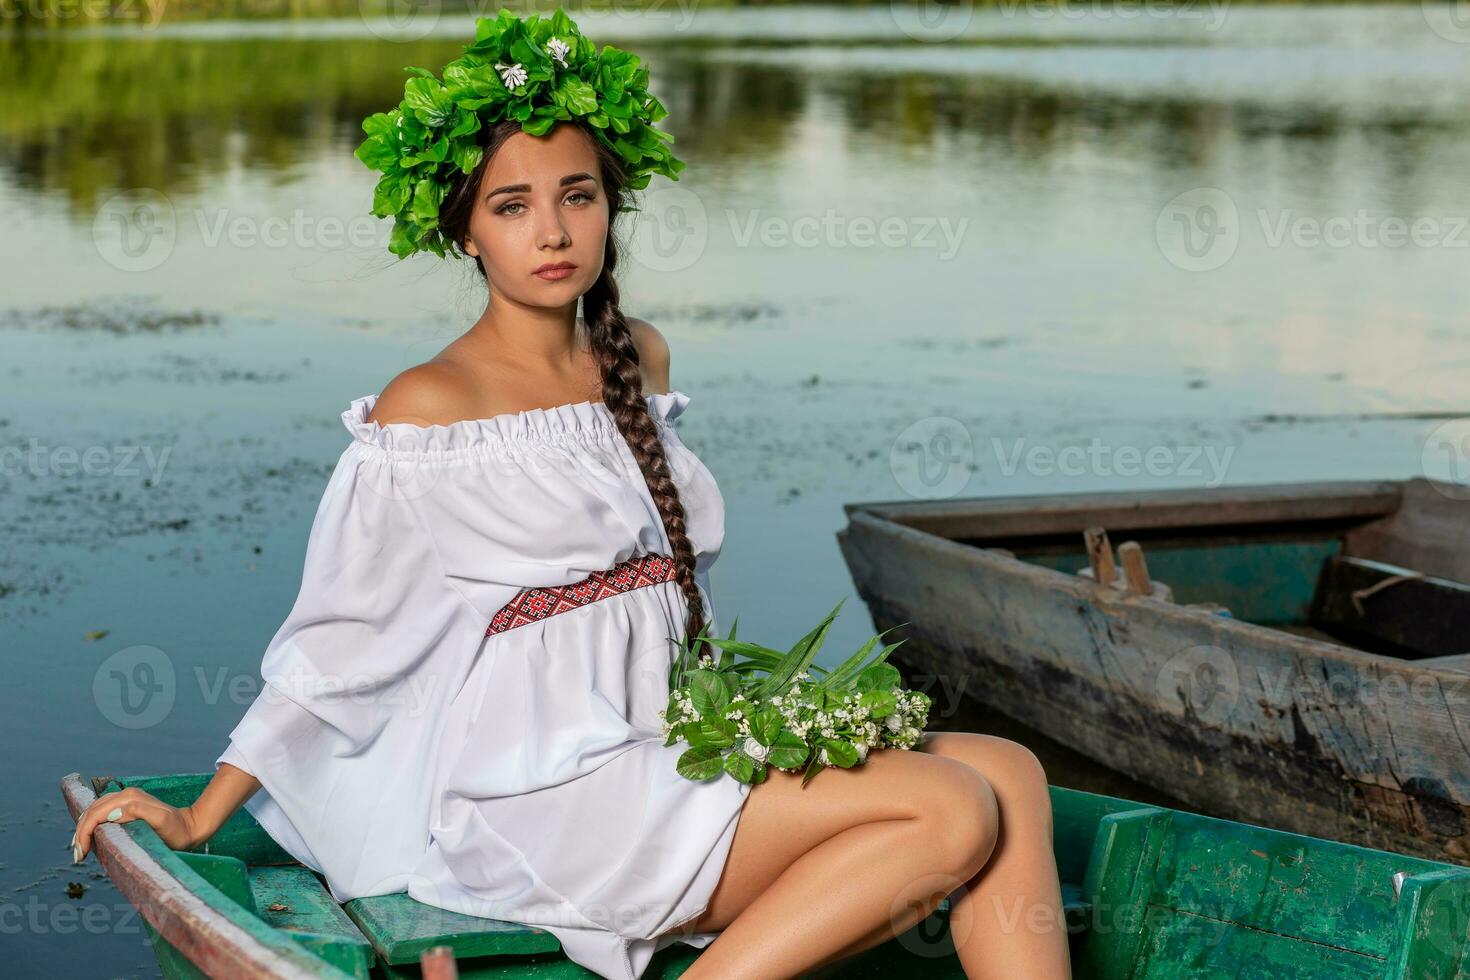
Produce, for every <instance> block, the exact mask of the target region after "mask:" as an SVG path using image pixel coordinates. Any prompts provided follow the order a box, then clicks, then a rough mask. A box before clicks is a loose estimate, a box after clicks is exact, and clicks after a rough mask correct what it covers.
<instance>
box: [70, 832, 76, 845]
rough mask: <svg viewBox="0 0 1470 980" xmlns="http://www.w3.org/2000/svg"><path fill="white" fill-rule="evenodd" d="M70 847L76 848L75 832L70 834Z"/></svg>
mask: <svg viewBox="0 0 1470 980" xmlns="http://www.w3.org/2000/svg"><path fill="white" fill-rule="evenodd" d="M71 846H72V847H76V846H77V832H76V831H75V830H73V831H72V832H71Z"/></svg>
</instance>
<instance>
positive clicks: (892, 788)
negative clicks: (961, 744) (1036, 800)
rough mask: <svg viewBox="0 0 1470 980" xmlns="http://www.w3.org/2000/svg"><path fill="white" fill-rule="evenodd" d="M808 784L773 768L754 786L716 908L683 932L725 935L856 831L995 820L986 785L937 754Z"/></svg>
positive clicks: (877, 757)
mask: <svg viewBox="0 0 1470 980" xmlns="http://www.w3.org/2000/svg"><path fill="white" fill-rule="evenodd" d="M721 778H724V777H721ZM801 780H802V774H801V773H800V772H794V773H788V772H782V771H780V770H779V769H774V768H773V769H770V770H769V775H768V776H767V777H766V780H765V782H763V783H759V784H757V785H755V786H752V787H751V789H750V795H749V797H748V798H747V799H746V801H745V806H744V808H743V810H742V811H741V815H740V819H739V822H738V823H737V824H736V827H735V837H734V840H733V841H732V842H731V845H730V853H729V857H728V858H727V860H726V862H725V870H724V873H723V875H722V876H721V878H720V881H719V884H718V885H717V886H716V887H715V890H714V892H713V893H712V894H711V896H710V902H709V907H708V908H707V909H706V910H705V912H704V914H703V915H702V916H700V918H698V919H697V920H695V921H694V922H693V923H692V924H690V925H687V926H685V927H684V928H686V929H689V930H690V931H693V932H718V931H720V930H723V929H725V928H726V927H727V926H729V924H730V923H731V922H733V921H734V920H735V918H736V916H738V915H739V914H740V913H741V912H743V911H744V910H745V908H746V907H747V906H749V905H750V903H751V902H753V901H755V899H756V898H758V897H759V896H760V895H761V893H763V892H764V891H765V890H766V889H767V888H769V887H770V886H771V885H772V883H774V882H775V880H776V879H777V878H778V877H780V875H781V873H782V872H784V871H785V870H786V869H787V868H789V867H790V866H791V865H792V864H793V863H794V862H795V861H796V860H797V859H798V858H800V857H801V856H802V855H803V854H806V853H807V852H808V851H810V850H812V849H813V848H815V847H816V846H818V845H819V844H821V843H822V842H823V841H826V840H828V839H830V838H832V837H834V836H836V835H837V834H840V833H841V832H842V831H844V830H846V829H848V828H849V827H856V826H859V825H862V824H866V823H873V822H876V821H880V820H908V819H915V818H932V817H934V815H936V814H944V813H950V814H954V813H958V812H961V811H964V812H970V813H973V812H976V811H977V810H979V811H983V812H986V813H989V814H991V815H992V816H991V819H992V821H993V820H994V819H995V818H994V814H995V813H996V804H995V797H994V794H993V793H992V791H991V789H990V786H989V784H988V783H987V782H986V781H985V779H984V778H983V777H982V776H980V774H979V773H978V772H976V771H975V769H974V768H972V767H971V766H968V765H966V764H965V763H963V762H961V761H958V760H956V759H950V758H945V757H943V756H940V755H936V754H930V753H925V752H919V751H914V750H903V749H883V750H881V751H877V752H874V753H872V754H871V755H870V756H868V759H867V761H866V762H865V763H863V764H862V765H860V766H855V767H853V768H851V769H842V768H835V767H834V768H829V769H823V770H822V771H821V772H820V773H818V774H817V775H816V777H814V778H813V779H812V781H811V782H810V783H808V784H807V785H806V787H805V788H803V787H802V784H801Z"/></svg>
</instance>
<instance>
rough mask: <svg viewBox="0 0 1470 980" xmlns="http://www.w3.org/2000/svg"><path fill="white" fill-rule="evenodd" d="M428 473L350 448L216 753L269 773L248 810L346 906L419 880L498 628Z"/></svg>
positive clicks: (243, 766)
mask: <svg viewBox="0 0 1470 980" xmlns="http://www.w3.org/2000/svg"><path fill="white" fill-rule="evenodd" d="M369 448H370V447H369ZM414 470H415V467H414V465H412V464H410V465H405V464H404V462H403V461H401V460H394V459H393V458H392V457H391V456H389V455H387V454H384V453H382V452H376V453H375V452H371V451H369V449H365V448H364V447H363V445H362V444H360V443H353V444H350V445H349V447H348V448H347V450H346V451H345V452H344V453H343V455H342V457H341V459H340V460H339V461H338V463H337V466H336V468H335V470H334V471H333V473H332V476H331V479H330V480H329V482H328V484H327V487H326V491H325V493H324V494H323V496H322V499H321V503H320V505H319V506H318V509H317V513H316V517H315V519H314V520H313V522H312V526H311V533H310V537H309V538H308V541H307V546H306V559H305V565H304V567H303V570H302V579H301V588H300V591H299V593H298V594H297V597H296V601H295V603H294V605H293V607H292V609H291V611H290V614H289V615H288V616H287V618H286V620H285V622H284V623H283V624H282V625H281V627H280V629H279V630H278V631H277V632H276V634H275V636H274V637H273V638H272V639H271V641H270V643H269V645H268V646H267V648H266V650H265V654H264V657H263V659H262V663H261V675H262V679H263V682H264V683H263V686H262V688H261V691H260V694H259V695H258V696H257V697H256V699H255V701H254V702H252V703H251V705H250V707H249V708H248V710H247V711H246V712H245V715H244V717H243V718H241V720H240V722H239V724H237V725H236V726H235V728H234V730H233V731H232V732H231V733H230V744H229V746H228V748H226V750H225V751H224V753H223V754H222V755H221V756H220V757H219V758H218V759H217V760H216V762H215V768H218V767H219V765H220V764H221V763H225V762H228V763H230V764H231V765H234V766H237V767H238V768H240V769H243V770H244V771H246V772H248V773H250V774H251V775H253V776H254V777H255V778H256V779H257V780H258V781H259V782H260V784H261V787H260V789H259V790H258V791H256V793H255V794H254V795H252V797H251V798H250V799H249V800H248V801H246V804H245V806H246V809H247V810H249V812H250V813H251V814H252V815H254V816H255V818H256V819H257V820H258V821H259V822H260V824H261V826H262V827H263V828H264V829H265V830H266V832H267V833H268V834H270V836H271V837H272V838H273V839H275V840H276V842H277V843H279V844H280V845H281V846H282V847H283V848H284V849H285V850H286V851H288V852H289V853H291V854H292V855H293V856H294V857H296V858H297V859H298V860H300V861H301V862H302V863H303V864H305V865H307V866H308V867H311V868H313V869H314V870H316V871H318V872H320V873H322V874H323V875H324V876H325V877H326V879H327V884H328V886H329V887H330V889H331V891H332V894H333V896H334V897H335V898H337V900H339V901H347V900H349V899H351V898H355V897H359V896H361V895H368V894H384V893H388V892H393V891H401V890H403V888H405V887H406V875H405V869H411V868H413V867H414V865H415V862H416V860H417V858H418V857H419V856H421V855H422V854H423V851H424V848H425V847H426V846H427V842H428V841H427V836H428V827H429V820H430V805H431V797H432V794H431V786H432V783H433V779H434V772H433V769H434V767H433V765H432V764H431V761H432V760H433V758H434V756H435V749H436V746H437V744H438V736H439V734H440V732H439V726H440V724H441V722H442V720H443V718H444V716H445V711H444V708H445V707H446V705H447V704H448V703H449V700H450V699H451V698H452V697H453V695H454V693H455V692H456V691H457V690H458V688H459V687H460V685H461V684H462V683H463V681H464V678H465V676H466V674H467V672H468V669H469V667H470V664H471V661H472V659H473V657H474V654H475V652H476V649H477V642H478V641H479V639H480V638H481V637H482V636H483V633H484V629H485V623H484V622H482V621H481V617H480V616H479V614H478V613H477V612H476V611H475V610H474V608H473V607H472V606H470V605H469V603H468V602H466V601H465V599H464V598H463V596H462V595H461V594H460V593H459V592H458V591H457V590H456V589H455V588H454V587H453V586H452V585H451V583H450V582H449V581H448V579H447V577H446V575H445V574H444V571H443V568H442V565H441V563H440V561H439V557H438V551H437V548H436V546H435V543H434V538H433V536H432V535H431V534H430V533H428V529H427V528H425V526H424V525H423V523H422V520H421V513H420V504H421V501H420V499H419V498H420V497H421V496H422V494H423V493H424V492H425V490H424V485H423V478H424V475H425V474H424V473H423V472H415V471H414ZM430 482H432V481H430Z"/></svg>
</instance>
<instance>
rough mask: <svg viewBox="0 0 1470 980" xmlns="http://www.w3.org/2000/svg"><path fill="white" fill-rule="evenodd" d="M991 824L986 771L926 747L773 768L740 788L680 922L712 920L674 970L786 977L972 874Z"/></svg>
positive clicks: (910, 919) (726, 978) (930, 905)
mask: <svg viewBox="0 0 1470 980" xmlns="http://www.w3.org/2000/svg"><path fill="white" fill-rule="evenodd" d="M998 829H999V813H998V810H997V805H996V796H995V794H994V793H993V792H992V790H991V788H990V784H989V783H988V782H987V781H986V780H985V779H984V778H983V777H982V776H981V775H980V774H979V773H978V772H976V771H975V769H974V768H973V767H971V766H969V765H967V764H965V763H963V762H960V761H958V760H954V759H947V758H944V757H943V756H940V755H936V754H932V753H925V752H918V751H903V750H900V749H891V750H883V751H879V752H875V753H873V754H872V755H871V756H869V757H868V761H867V762H866V763H865V764H863V765H861V766H857V767H855V768H853V769H841V768H831V769H824V770H823V771H822V772H821V773H819V774H818V775H817V776H816V778H815V779H813V780H812V782H811V783H810V784H808V785H807V786H806V787H805V788H803V787H802V785H801V774H800V773H785V772H781V771H779V770H774V769H773V770H771V771H770V774H769V776H768V777H767V779H766V781H765V782H764V783H760V784H758V785H756V786H753V787H751V791H750V796H749V798H747V800H746V801H745V807H744V810H743V811H742V813H741V817H740V821H739V823H738V824H737V825H736V830H735V838H734V841H733V842H732V844H731V846H730V854H729V857H728V859H727V861H726V864H725V870H724V874H723V876H722V877H721V879H720V882H719V884H718V885H717V886H716V888H715V890H714V892H713V893H712V895H711V896H710V902H709V906H708V908H706V910H705V912H704V914H703V915H702V916H701V917H699V918H698V919H696V920H694V921H693V922H691V923H688V924H686V925H685V926H684V927H683V929H685V930H687V931H689V932H720V933H721V934H720V936H719V937H718V938H716V939H715V941H714V942H712V943H711V944H710V945H709V946H708V947H707V948H706V949H705V951H704V952H703V953H702V954H701V955H700V957H699V959H697V960H696V961H695V962H694V964H693V965H692V966H691V967H690V968H689V970H687V971H686V972H685V973H684V976H685V977H686V978H688V980H704V978H707V977H715V978H719V980H738V978H742V977H752V978H760V980H770V978H773V977H796V976H798V975H800V974H801V973H803V972H807V971H810V970H812V969H814V968H815V967H817V966H819V965H821V964H822V963H823V962H824V961H826V960H828V959H830V958H831V956H832V955H833V954H834V953H836V952H837V951H839V950H843V949H846V948H849V947H850V946H852V944H853V943H854V942H858V941H861V940H864V939H867V938H872V937H875V936H876V940H875V941H878V942H881V941H882V940H883V939H884V938H892V936H893V935H895V934H897V933H900V932H904V931H906V930H907V929H909V928H910V927H912V926H913V925H914V924H915V923H916V922H918V921H920V920H921V919H923V918H924V917H925V916H927V915H928V914H929V913H930V912H932V911H933V909H934V907H935V906H937V905H938V904H939V901H940V899H942V898H943V897H944V896H945V894H947V893H948V890H949V889H952V888H953V887H955V886H956V885H957V884H958V883H961V882H964V881H966V880H968V879H970V878H971V877H973V875H974V874H975V872H976V871H977V870H979V869H980V868H981V867H982V866H983V865H984V864H985V862H986V860H987V859H989V857H990V854H991V851H992V849H993V848H994V846H995V843H996V838H997V833H998ZM936 881H937V882H941V883H943V884H945V885H947V886H948V887H945V888H936V886H935V883H936Z"/></svg>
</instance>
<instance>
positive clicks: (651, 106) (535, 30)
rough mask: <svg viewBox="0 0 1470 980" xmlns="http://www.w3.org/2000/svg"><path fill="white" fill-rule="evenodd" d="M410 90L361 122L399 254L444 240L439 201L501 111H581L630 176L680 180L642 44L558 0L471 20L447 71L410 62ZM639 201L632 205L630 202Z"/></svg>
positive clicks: (519, 115)
mask: <svg viewBox="0 0 1470 980" xmlns="http://www.w3.org/2000/svg"><path fill="white" fill-rule="evenodd" d="M404 71H406V72H409V73H410V74H412V75H413V76H414V77H412V78H410V79H409V80H408V81H407V82H406V83H405V84H404V86H403V101H402V102H401V103H399V105H398V106H397V107H396V108H394V109H391V110H389V111H388V112H375V113H373V114H372V115H371V116H369V117H367V118H366V119H364V120H363V122H362V129H363V132H365V133H366V134H367V139H365V140H363V142H362V145H360V146H359V147H358V148H357V150H356V151H355V152H354V155H355V156H356V157H357V158H358V159H359V160H361V161H362V162H363V163H364V164H366V165H367V166H368V167H369V168H371V169H373V170H380V171H382V173H383V176H382V177H381V178H379V180H378V185H377V187H376V189H375V190H374V191H373V210H372V213H373V214H374V215H377V216H378V217H380V218H387V217H392V218H393V219H394V220H393V231H392V234H391V235H390V237H389V241H388V248H389V250H390V251H391V252H392V253H393V254H394V255H396V256H398V257H399V258H400V259H404V258H407V257H408V256H410V255H412V254H413V253H415V252H420V251H429V252H433V253H434V254H436V255H438V256H439V257H440V258H443V257H444V256H445V255H446V254H450V255H453V256H455V257H456V258H457V257H458V253H455V252H452V251H449V249H448V246H449V244H450V243H449V242H446V241H445V240H444V237H443V235H442V234H441V233H440V230H439V206H440V205H441V204H442V203H443V201H444V197H445V194H446V192H447V190H448V188H449V186H450V182H451V181H452V180H453V178H454V176H455V174H456V173H461V174H468V173H470V172H471V171H473V170H474V169H475V167H476V166H477V165H478V164H479V162H480V158H481V156H482V154H483V149H482V148H481V146H480V144H479V135H478V134H479V133H480V130H481V129H482V128H486V127H488V126H490V125H493V124H494V123H497V122H500V121H501V120H503V119H515V120H519V121H520V123H521V129H522V130H524V131H525V132H527V133H530V134H531V135H533V136H544V135H546V133H547V132H549V131H550V130H551V127H552V126H554V125H555V124H556V123H557V122H558V121H562V120H571V119H582V120H585V121H586V122H587V123H588V124H589V125H590V126H591V128H592V131H593V133H594V134H595V135H596V136H597V138H598V139H599V140H600V141H602V142H603V143H605V144H607V145H608V146H609V147H611V148H612V150H613V151H614V152H615V153H617V154H618V156H619V157H620V158H621V159H622V161H623V163H624V165H625V167H626V169H627V172H628V184H629V186H630V187H632V188H635V189H642V188H644V187H647V186H648V183H649V181H650V180H651V179H652V175H653V174H656V173H657V174H663V175H664V176H666V177H668V178H669V179H671V180H678V179H679V178H678V175H679V172H680V171H681V170H683V169H684V162H683V161H682V160H679V159H678V158H676V157H675V156H674V155H673V154H672V153H671V152H670V151H669V147H668V144H670V143H672V142H674V138H673V136H671V135H670V134H668V133H666V132H664V131H663V130H660V129H657V128H656V127H655V126H654V125H653V124H654V123H656V122H658V121H659V120H660V119H662V118H663V117H664V116H666V115H668V112H667V110H666V109H665V108H664V106H663V104H662V103H661V102H659V100H658V99H657V98H655V97H654V96H653V95H651V94H649V92H648V69H647V68H644V67H641V66H640V64H639V59H638V56H637V55H635V54H631V53H630V52H627V51H622V50H620V49H618V48H615V47H613V46H612V45H610V44H608V45H604V46H603V48H602V51H601V53H599V52H597V51H596V49H595V47H594V46H593V43H592V42H591V41H590V40H589V39H588V38H586V37H585V36H583V34H582V32H581V31H580V30H579V29H578V27H577V25H576V23H575V22H573V21H572V19H571V18H570V17H568V16H567V14H566V12H565V11H564V10H563V9H562V8H560V7H558V8H557V9H556V12H555V13H553V14H552V15H551V17H550V18H548V19H544V20H543V19H542V17H541V15H540V14H532V15H531V16H530V17H529V18H526V19H522V18H520V17H517V16H516V15H515V14H513V13H511V12H510V11H509V10H506V9H504V8H501V10H500V13H499V15H498V16H497V17H496V18H495V19H494V20H491V19H490V18H488V17H480V18H477V19H476V21H475V40H474V42H473V43H472V44H470V45H468V46H467V47H466V48H465V49H464V54H463V55H461V56H460V57H459V58H457V59H455V60H454V61H451V62H450V63H449V64H447V65H445V66H444V69H443V71H442V73H441V74H442V76H443V77H442V79H441V78H437V77H435V75H434V73H433V72H431V71H429V70H427V69H425V68H415V67H408V68H405V69H404ZM630 210H635V211H636V210H637V208H630Z"/></svg>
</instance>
